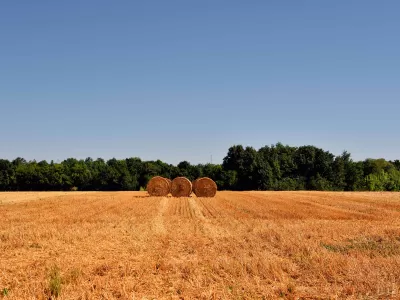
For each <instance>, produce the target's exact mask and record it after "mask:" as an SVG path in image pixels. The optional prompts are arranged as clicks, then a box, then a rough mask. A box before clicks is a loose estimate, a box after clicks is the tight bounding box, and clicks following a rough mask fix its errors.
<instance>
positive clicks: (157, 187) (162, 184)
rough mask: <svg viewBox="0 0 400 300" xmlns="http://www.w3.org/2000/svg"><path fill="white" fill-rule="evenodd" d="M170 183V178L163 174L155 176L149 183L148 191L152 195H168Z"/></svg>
mask: <svg viewBox="0 0 400 300" xmlns="http://www.w3.org/2000/svg"><path fill="white" fill-rule="evenodd" d="M169 191H170V185H169V183H168V180H167V179H165V178H164V177H161V176H155V177H153V178H151V179H150V181H149V183H148V184H147V192H148V193H149V195H150V196H155V197H165V196H168V194H169Z"/></svg>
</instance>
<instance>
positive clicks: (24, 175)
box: [0, 143, 400, 191]
mask: <svg viewBox="0 0 400 300" xmlns="http://www.w3.org/2000/svg"><path fill="white" fill-rule="evenodd" d="M157 175H159V176H163V177H167V178H170V179H173V178H175V177H178V176H185V177H187V178H188V179H190V180H194V179H196V178H200V177H210V178H212V179H213V180H214V181H215V182H216V183H217V185H218V189H219V190H238V191H239V190H280V191H287V190H329V191H330V190H332V191H360V190H369V191H400V161H399V160H395V161H386V160H384V159H382V158H381V159H366V160H365V161H359V162H355V161H353V160H352V159H351V156H350V153H348V152H346V151H345V152H343V153H342V154H341V155H338V156H334V155H333V154H332V153H330V152H328V151H324V150H323V149H320V148H317V147H315V146H301V147H291V146H285V145H283V144H281V143H277V144H276V145H271V146H264V147H262V148H260V149H259V150H256V149H254V148H252V147H243V146H242V145H234V146H232V147H230V148H229V150H228V153H227V155H226V157H225V158H224V159H223V163H222V164H221V165H216V164H198V165H192V164H190V163H189V162H187V161H182V162H180V163H179V164H178V165H177V166H174V165H170V164H167V163H164V162H162V161H160V160H157V161H142V160H141V159H140V158H137V157H132V158H127V159H122V160H118V159H115V158H113V159H110V160H108V161H104V160H103V159H101V158H98V159H96V160H93V159H92V158H87V159H85V160H77V159H74V158H69V159H66V160H64V161H62V162H61V163H54V162H53V161H51V162H50V163H48V162H47V161H40V162H36V161H29V162H28V161H26V160H25V159H23V158H21V157H18V158H16V159H14V160H13V161H11V162H10V161H8V160H5V159H0V190H1V191H24V190H26V191H39V190H48V191H56V190H78V191H85V190H94V191H106V190H108V191H119V190H140V189H143V188H145V187H146V185H147V183H148V181H149V180H150V178H152V177H153V176H157Z"/></svg>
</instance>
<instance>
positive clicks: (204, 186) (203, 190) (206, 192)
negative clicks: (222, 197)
mask: <svg viewBox="0 0 400 300" xmlns="http://www.w3.org/2000/svg"><path fill="white" fill-rule="evenodd" d="M194 193H195V194H196V196H197V197H214V196H215V194H216V193H217V184H216V183H215V182H214V180H212V179H211V178H208V177H203V178H199V179H197V180H196V183H195V189H194Z"/></svg>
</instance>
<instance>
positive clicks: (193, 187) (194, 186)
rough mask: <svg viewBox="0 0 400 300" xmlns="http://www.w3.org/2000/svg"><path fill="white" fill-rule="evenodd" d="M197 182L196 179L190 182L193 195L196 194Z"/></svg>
mask: <svg viewBox="0 0 400 300" xmlns="http://www.w3.org/2000/svg"><path fill="white" fill-rule="evenodd" d="M197 180H198V179H195V180H193V181H192V191H193V193H195V194H196V182H197Z"/></svg>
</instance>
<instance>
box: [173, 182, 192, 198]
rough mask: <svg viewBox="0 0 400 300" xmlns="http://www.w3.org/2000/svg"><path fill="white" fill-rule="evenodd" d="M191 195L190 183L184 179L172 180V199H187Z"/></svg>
mask: <svg viewBox="0 0 400 300" xmlns="http://www.w3.org/2000/svg"><path fill="white" fill-rule="evenodd" d="M191 193H192V183H191V182H190V180H189V179H187V178H185V177H176V178H175V179H174V180H172V184H171V194H172V196H173V197H189V196H190V194H191Z"/></svg>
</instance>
